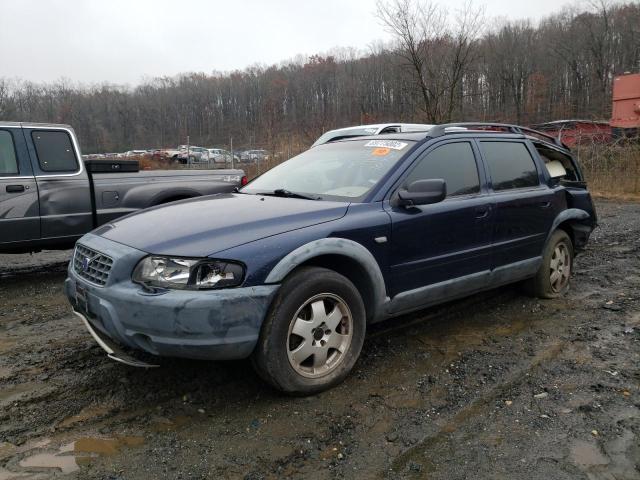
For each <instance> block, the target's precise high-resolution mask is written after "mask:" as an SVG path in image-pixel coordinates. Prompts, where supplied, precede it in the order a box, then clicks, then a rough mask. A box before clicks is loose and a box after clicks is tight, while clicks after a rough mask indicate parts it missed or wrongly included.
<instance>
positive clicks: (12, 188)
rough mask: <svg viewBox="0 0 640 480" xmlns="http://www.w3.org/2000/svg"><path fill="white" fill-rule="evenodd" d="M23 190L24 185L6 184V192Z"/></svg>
mask: <svg viewBox="0 0 640 480" xmlns="http://www.w3.org/2000/svg"><path fill="white" fill-rule="evenodd" d="M20 192H24V185H7V193H20Z"/></svg>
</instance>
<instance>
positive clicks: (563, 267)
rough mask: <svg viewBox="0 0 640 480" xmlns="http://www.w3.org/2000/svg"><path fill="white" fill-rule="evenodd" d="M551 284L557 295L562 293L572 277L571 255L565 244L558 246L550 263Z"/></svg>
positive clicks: (561, 243)
mask: <svg viewBox="0 0 640 480" xmlns="http://www.w3.org/2000/svg"><path fill="white" fill-rule="evenodd" d="M549 275H550V276H549V283H550V284H551V289H552V290H553V291H554V292H555V293H560V292H562V291H563V290H564V289H565V287H566V286H567V284H568V283H569V277H570V276H571V254H570V252H569V248H568V247H567V245H566V244H565V243H564V242H560V243H558V244H557V245H556V248H555V249H554V250H553V254H552V255H551V262H550V263H549Z"/></svg>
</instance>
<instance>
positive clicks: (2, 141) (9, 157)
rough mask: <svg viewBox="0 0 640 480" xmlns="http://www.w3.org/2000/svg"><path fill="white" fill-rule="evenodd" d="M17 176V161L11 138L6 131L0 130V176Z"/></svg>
mask: <svg viewBox="0 0 640 480" xmlns="http://www.w3.org/2000/svg"><path fill="white" fill-rule="evenodd" d="M17 174H18V159H17V157H16V148H15V146H14V144H13V136H12V135H11V133H10V132H8V131H6V130H0V176H3V175H17Z"/></svg>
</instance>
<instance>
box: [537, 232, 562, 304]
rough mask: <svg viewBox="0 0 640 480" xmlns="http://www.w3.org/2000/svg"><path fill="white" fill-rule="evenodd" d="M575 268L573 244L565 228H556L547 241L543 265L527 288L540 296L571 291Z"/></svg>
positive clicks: (557, 294) (548, 296)
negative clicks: (572, 273) (572, 272)
mask: <svg viewBox="0 0 640 480" xmlns="http://www.w3.org/2000/svg"><path fill="white" fill-rule="evenodd" d="M572 269H573V244H572V242H571V238H570V237H569V235H567V233H566V232H565V231H564V230H556V231H555V232H553V234H552V235H551V238H550V239H549V241H548V242H547V246H546V247H545V251H544V255H543V256H542V265H541V266H540V269H539V270H538V273H537V274H536V276H535V277H533V278H532V279H530V280H529V281H528V283H527V290H529V292H530V293H531V294H532V295H534V296H536V297H539V298H558V297H560V296H562V295H564V294H565V293H567V291H569V284H570V280H571V271H572Z"/></svg>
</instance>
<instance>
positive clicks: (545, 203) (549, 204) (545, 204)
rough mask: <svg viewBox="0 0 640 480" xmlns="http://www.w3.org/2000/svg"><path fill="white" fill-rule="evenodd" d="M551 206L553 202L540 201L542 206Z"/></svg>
mask: <svg viewBox="0 0 640 480" xmlns="http://www.w3.org/2000/svg"><path fill="white" fill-rule="evenodd" d="M550 206H551V202H540V208H549V207H550Z"/></svg>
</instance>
